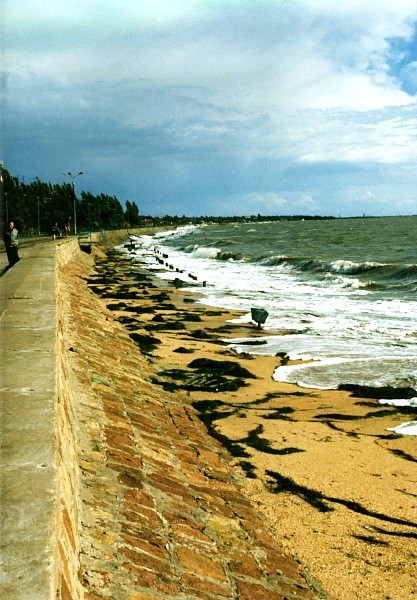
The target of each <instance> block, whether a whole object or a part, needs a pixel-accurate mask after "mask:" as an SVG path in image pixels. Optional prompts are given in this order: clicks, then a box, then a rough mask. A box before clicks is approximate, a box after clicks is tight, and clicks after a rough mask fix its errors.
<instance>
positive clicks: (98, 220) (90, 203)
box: [1, 169, 142, 235]
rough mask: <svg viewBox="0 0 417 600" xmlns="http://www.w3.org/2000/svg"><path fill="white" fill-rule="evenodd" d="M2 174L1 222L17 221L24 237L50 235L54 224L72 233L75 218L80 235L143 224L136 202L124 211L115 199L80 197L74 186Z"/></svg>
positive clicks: (102, 195) (5, 171)
mask: <svg viewBox="0 0 417 600" xmlns="http://www.w3.org/2000/svg"><path fill="white" fill-rule="evenodd" d="M1 175H2V223H3V224H4V223H7V222H8V221H10V220H13V221H15V223H17V225H18V228H19V232H20V233H21V234H22V235H43V234H49V233H50V232H51V229H52V226H53V225H54V224H55V223H57V224H58V227H59V228H60V229H61V230H63V229H64V226H65V225H66V224H69V225H70V228H71V229H72V230H73V229H74V218H75V220H76V226H77V230H78V232H82V231H92V230H97V229H106V230H109V229H123V228H129V227H131V228H133V227H138V226H140V225H141V223H142V219H141V217H140V215H139V208H138V206H137V204H136V203H135V202H130V201H129V200H127V201H126V203H125V209H123V207H122V205H121V203H120V202H119V200H118V199H117V198H116V197H115V196H108V195H107V194H99V195H98V196H95V195H93V194H91V193H90V192H84V191H83V192H81V196H80V197H77V196H76V195H75V190H74V186H73V184H72V183H62V184H52V183H45V182H43V181H40V179H39V178H38V177H36V178H35V179H34V180H33V181H32V182H31V183H24V182H22V181H20V180H19V179H18V178H17V177H14V176H13V175H11V174H10V173H9V172H8V171H7V170H6V169H2V170H1ZM74 207H75V214H74Z"/></svg>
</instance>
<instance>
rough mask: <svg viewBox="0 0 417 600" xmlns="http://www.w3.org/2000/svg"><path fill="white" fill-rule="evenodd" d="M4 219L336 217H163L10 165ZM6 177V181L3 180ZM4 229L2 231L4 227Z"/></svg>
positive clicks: (44, 226)
mask: <svg viewBox="0 0 417 600" xmlns="http://www.w3.org/2000/svg"><path fill="white" fill-rule="evenodd" d="M1 175H2V177H1V178H0V185H1V188H2V189H1V190H0V191H1V197H2V200H3V202H2V209H1V211H2V215H1V216H2V225H3V227H4V224H5V223H7V222H8V221H9V220H13V221H15V223H16V224H17V226H18V229H19V232H20V234H21V235H25V236H29V235H44V234H50V233H51V230H52V226H53V225H54V224H55V223H57V224H58V227H59V228H60V229H61V230H63V229H64V227H65V225H66V224H69V225H70V229H71V232H72V233H73V232H74V206H75V218H76V226H77V233H82V232H86V231H94V230H101V229H104V230H111V229H125V228H126V229H129V228H131V229H133V228H135V227H144V226H164V225H170V226H176V227H180V226H181V225H187V224H199V223H219V224H220V223H235V222H240V223H242V222H251V223H253V222H259V221H283V220H301V219H304V220H318V219H334V218H335V217H329V216H327V217H322V216H318V215H316V216H311V215H293V216H283V215H273V216H271V215H268V216H266V215H261V214H257V215H251V216H238V215H235V216H209V215H205V216H199V217H189V216H186V215H182V216H172V215H165V216H162V217H158V216H152V215H141V214H139V208H138V206H137V204H136V202H131V201H129V200H126V202H125V208H123V207H122V205H121V203H120V202H119V200H118V199H117V198H116V197H115V196H108V195H107V194H99V195H98V196H95V195H93V194H91V193H90V192H84V191H83V192H81V195H80V197H77V196H76V195H75V190H74V186H73V184H72V183H62V184H51V183H45V182H43V181H40V179H39V178H38V177H36V178H35V179H34V180H33V181H32V182H31V183H25V182H24V181H23V182H22V181H20V180H19V178H18V177H15V176H13V175H11V174H10V173H9V172H8V171H7V170H6V169H1ZM1 180H2V182H1ZM2 233H3V232H2Z"/></svg>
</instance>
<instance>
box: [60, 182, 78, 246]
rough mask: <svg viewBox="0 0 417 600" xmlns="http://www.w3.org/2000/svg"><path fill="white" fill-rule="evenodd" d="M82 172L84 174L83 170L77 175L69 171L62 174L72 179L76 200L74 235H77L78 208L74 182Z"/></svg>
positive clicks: (73, 195) (73, 194)
mask: <svg viewBox="0 0 417 600" xmlns="http://www.w3.org/2000/svg"><path fill="white" fill-rule="evenodd" d="M82 174H83V172H82V171H80V172H79V173H77V174H76V175H73V174H72V173H70V172H69V171H68V173H62V175H64V177H69V178H70V179H71V185H72V197H73V200H74V235H77V210H76V206H75V184H74V180H75V179H76V177H79V175H82Z"/></svg>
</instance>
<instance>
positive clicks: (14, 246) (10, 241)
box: [4, 221, 20, 267]
mask: <svg viewBox="0 0 417 600" xmlns="http://www.w3.org/2000/svg"><path fill="white" fill-rule="evenodd" d="M4 245H5V246H6V252H7V258H8V260H9V266H10V267H13V265H15V264H16V263H17V262H19V260H20V258H19V252H18V246H19V232H18V231H17V229H16V227H15V224H14V221H9V226H8V229H6V231H5V232H4Z"/></svg>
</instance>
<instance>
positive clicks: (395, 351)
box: [132, 216, 417, 434]
mask: <svg viewBox="0 0 417 600" xmlns="http://www.w3.org/2000/svg"><path fill="white" fill-rule="evenodd" d="M416 232H417V217H416V216H410V217H387V218H355V219H317V220H280V221H271V222H248V223H233V224H223V225H217V224H203V225H198V226H186V227H182V228H178V229H176V230H174V231H167V232H164V233H158V234H157V235H154V236H152V237H150V236H142V237H141V238H138V240H137V243H138V246H137V248H136V250H135V252H134V254H133V256H132V258H133V259H134V258H135V256H140V259H141V260H145V261H146V262H147V263H148V266H149V268H151V269H153V268H154V269H158V276H160V277H163V278H166V279H174V278H175V277H179V278H181V279H182V280H183V281H185V282H186V283H187V285H188V286H189V288H190V289H192V290H196V291H198V292H199V294H202V300H201V301H202V302H204V303H206V304H208V305H211V306H217V307H224V308H229V309H239V310H242V311H244V316H243V317H242V320H243V321H250V320H251V316H250V310H251V308H252V307H259V308H264V309H266V310H267V311H268V318H267V320H266V322H265V324H264V325H262V329H261V330H260V334H259V336H258V338H257V340H256V342H258V343H255V344H252V345H251V344H250V343H248V342H250V340H248V339H235V340H233V341H232V342H230V341H229V343H230V346H231V347H233V348H234V349H235V350H236V352H243V351H244V352H250V353H253V354H267V355H275V354H277V353H285V354H287V356H288V358H289V359H301V360H302V361H303V362H302V363H301V364H298V365H291V366H281V367H278V368H277V369H276V371H275V373H274V374H273V376H274V379H275V380H277V381H284V382H291V383H295V384H298V385H299V386H305V387H309V388H319V389H336V388H337V387H338V386H340V385H341V384H357V385H363V386H373V387H381V386H392V387H395V388H405V387H407V388H413V389H414V390H416V389H417V358H416V357H417V242H416ZM161 256H162V257H163V264H164V265H165V270H163V271H161V258H160V257H161ZM262 332H264V333H265V334H266V333H267V334H268V335H262ZM251 339H252V340H253V338H251ZM259 341H261V342H264V343H263V344H259ZM414 400H415V399H414ZM404 401H405V402H408V403H410V404H411V402H412V401H410V400H407V399H404ZM403 433H414V434H415V433H417V431H414V430H408V431H407V432H405V431H403Z"/></svg>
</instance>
